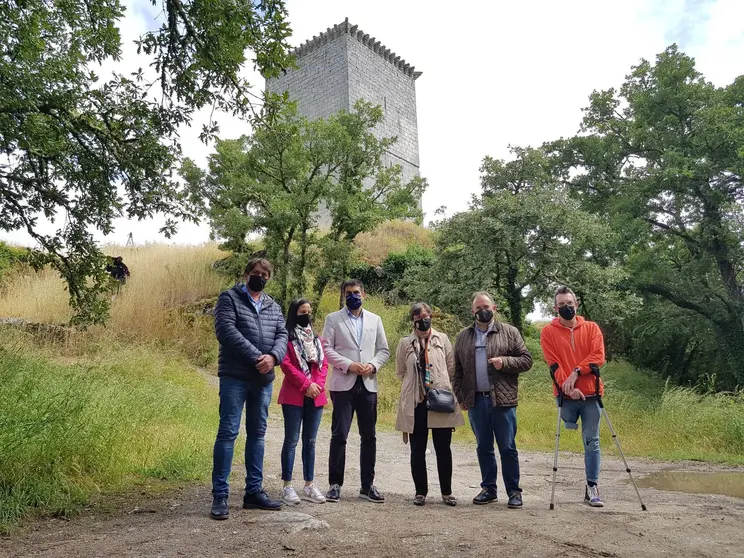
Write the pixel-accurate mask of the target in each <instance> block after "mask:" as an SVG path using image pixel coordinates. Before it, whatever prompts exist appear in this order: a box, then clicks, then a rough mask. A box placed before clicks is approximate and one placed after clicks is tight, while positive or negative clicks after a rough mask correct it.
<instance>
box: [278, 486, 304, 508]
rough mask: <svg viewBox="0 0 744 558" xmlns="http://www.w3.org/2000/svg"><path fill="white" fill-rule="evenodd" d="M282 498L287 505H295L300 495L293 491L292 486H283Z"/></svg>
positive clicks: (298, 501)
mask: <svg viewBox="0 0 744 558" xmlns="http://www.w3.org/2000/svg"><path fill="white" fill-rule="evenodd" d="M282 500H283V501H284V503H285V504H287V505H289V506H296V505H297V504H299V503H300V497H299V496H297V492H295V489H294V488H293V487H292V486H285V487H284V494H283V495H282Z"/></svg>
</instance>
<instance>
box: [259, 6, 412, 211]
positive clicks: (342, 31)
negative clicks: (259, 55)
mask: <svg viewBox="0 0 744 558" xmlns="http://www.w3.org/2000/svg"><path fill="white" fill-rule="evenodd" d="M293 54H294V55H295V57H296V59H297V66H298V69H295V70H288V71H287V73H286V74H284V75H282V76H280V77H278V78H273V79H270V80H268V81H267V82H266V88H267V89H268V90H269V91H273V92H276V93H283V92H285V91H287V92H288V94H289V98H290V99H291V100H293V101H297V107H298V110H299V113H300V114H301V115H303V116H306V117H307V118H310V119H315V118H326V117H328V116H330V115H331V114H334V113H336V112H338V111H340V110H345V111H347V112H349V111H351V109H352V108H353V107H354V103H356V101H357V100H359V99H364V100H366V101H369V102H371V103H372V104H374V105H380V106H381V107H382V108H383V111H384V115H385V116H384V120H383V122H382V123H381V124H379V125H378V126H377V128H376V129H375V133H376V134H377V135H378V137H392V136H396V137H397V138H398V141H397V142H396V143H395V144H394V145H393V146H392V147H391V149H390V151H389V152H388V154H387V156H386V160H385V163H387V164H388V165H393V164H398V165H400V166H401V169H402V171H403V172H402V179H403V182H404V183H405V182H408V181H410V180H411V179H412V178H414V177H416V176H419V147H418V127H417V125H416V79H418V77H419V76H420V75H421V72H415V71H414V69H413V66H411V65H410V64H408V63H406V61H405V60H403V59H401V57H400V56H398V55H396V54H395V53H394V52H392V51H391V50H390V49H389V48H387V47H385V45H383V44H381V43H380V41H378V40H377V39H375V38H374V37H370V36H369V35H368V34H367V33H365V32H364V31H362V30H361V29H359V27H358V26H357V25H351V24H350V23H349V20H348V18H347V19H346V20H345V21H343V22H342V23H339V24H338V25H334V26H333V27H329V28H328V29H327V30H326V31H325V32H323V33H321V34H320V35H318V36H316V37H313V38H312V39H311V40H309V41H306V42H305V43H303V44H302V45H300V46H299V47H297V48H296V49H295V50H294V51H293ZM321 220H322V219H321Z"/></svg>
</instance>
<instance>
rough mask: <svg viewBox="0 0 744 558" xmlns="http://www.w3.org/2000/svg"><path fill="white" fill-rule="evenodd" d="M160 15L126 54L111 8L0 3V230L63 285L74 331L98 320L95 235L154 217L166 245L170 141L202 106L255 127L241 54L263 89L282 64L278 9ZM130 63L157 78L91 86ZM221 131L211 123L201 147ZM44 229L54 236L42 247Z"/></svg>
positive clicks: (184, 0) (245, 1)
mask: <svg viewBox="0 0 744 558" xmlns="http://www.w3.org/2000/svg"><path fill="white" fill-rule="evenodd" d="M152 3H153V5H155V4H157V2H155V0H152ZM163 9H164V15H163V24H162V25H161V27H160V28H159V29H156V30H154V31H151V32H148V33H146V34H145V35H144V36H143V37H141V38H140V40H139V41H138V42H137V44H136V45H122V41H121V37H120V32H119V25H120V24H121V21H122V18H123V16H124V7H123V5H122V2H121V1H120V0H64V1H57V2H48V1H45V0H6V1H4V2H2V3H0V148H1V150H2V155H0V227H1V228H2V229H3V230H6V231H14V230H19V229H21V230H25V231H26V232H27V233H28V234H29V235H30V236H31V237H32V238H34V239H35V241H36V242H37V243H38V244H39V246H40V247H41V249H42V250H41V251H40V253H39V254H38V255H37V257H35V258H34V260H33V263H34V264H35V265H37V266H43V265H46V264H51V265H52V266H53V267H55V268H56V269H57V270H58V271H59V272H60V274H61V275H62V277H63V278H64V279H65V281H66V282H67V287H68V289H69V293H70V301H71V304H72V306H73V307H74V309H75V311H76V318H75V319H76V321H78V322H91V321H92V322H96V321H102V320H103V319H105V317H106V314H107V308H108V306H107V297H105V296H103V295H104V292H105V291H106V288H107V286H108V284H109V278H108V277H107V275H106V273H105V271H104V265H105V264H104V258H103V255H102V254H101V252H100V250H99V249H98V247H97V246H96V244H95V242H94V240H93V234H92V232H93V231H100V232H102V233H104V234H107V233H110V232H112V222H113V219H114V218H116V217H119V216H127V217H130V218H138V219H144V218H150V217H153V216H154V215H156V214H162V215H165V216H167V221H166V224H165V226H164V228H163V232H164V233H165V234H166V235H171V234H172V233H173V232H174V231H175V228H176V224H177V222H178V221H179V220H183V219H193V218H194V214H193V211H192V207H191V206H190V204H189V203H188V197H187V193H186V191H185V189H184V188H182V187H181V186H180V185H179V183H178V181H177V180H175V179H174V178H175V177H174V176H173V170H174V169H177V168H178V162H179V159H180V146H179V142H178V133H177V131H178V128H179V127H180V126H182V125H188V124H189V123H190V122H191V121H192V117H193V115H194V112H195V111H197V110H199V109H202V108H204V107H212V108H213V109H214V110H222V111H226V112H229V113H232V114H234V115H236V116H240V117H244V118H245V119H247V120H249V121H256V120H257V119H258V118H259V117H260V116H262V115H261V114H260V113H259V109H258V108H256V107H257V104H256V103H255V102H253V101H252V100H251V99H252V97H251V95H252V93H251V92H250V84H248V83H246V82H245V80H243V79H242V78H240V77H239V72H240V70H241V68H243V66H244V65H245V62H246V52H249V53H253V54H252V56H253V64H254V65H255V67H256V68H258V69H259V70H260V71H261V72H262V73H263V74H264V75H266V76H272V75H277V74H278V73H279V72H280V70H281V69H282V68H284V67H286V66H288V65H289V64H290V60H289V57H288V54H287V45H286V43H285V39H286V38H287V37H288V35H289V34H290V30H289V27H288V25H287V23H286V10H285V7H284V3H283V2H281V1H275V0H267V1H261V2H252V1H250V0H213V1H210V2H202V1H197V0H166V1H165V2H163ZM124 49H126V50H124ZM136 51H139V52H140V53H144V54H145V55H147V56H149V59H150V60H151V64H152V67H153V69H154V71H155V76H154V77H153V76H151V72H145V71H142V70H139V71H137V72H135V73H133V74H132V75H128V76H124V75H119V74H117V73H114V74H113V76H112V77H111V78H109V79H106V80H101V78H100V77H99V76H98V75H96V71H97V70H98V69H99V68H100V66H101V65H102V64H110V63H116V62H118V61H120V60H121V59H122V55H123V53H124V52H127V53H134V52H136ZM217 131H218V128H217V126H216V125H215V124H214V123H210V124H208V125H206V126H205V127H204V129H203V131H202V138H203V139H205V140H206V139H209V138H210V137H212V136H213V135H214V134H215V133H217ZM41 217H43V218H45V219H48V220H55V219H56V220H61V221H62V222H63V224H61V225H60V228H59V230H58V231H57V232H56V233H55V234H51V235H48V234H43V233H42V232H40V228H39V218H41Z"/></svg>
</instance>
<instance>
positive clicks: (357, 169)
mask: <svg viewBox="0 0 744 558" xmlns="http://www.w3.org/2000/svg"><path fill="white" fill-rule="evenodd" d="M381 119H382V111H381V110H380V108H379V107H373V106H372V105H370V104H369V103H366V102H363V101H360V102H359V103H357V104H356V106H355V108H354V110H353V111H352V112H351V113H346V112H340V113H338V114H337V115H333V116H331V117H329V118H328V119H325V120H324V119H319V120H313V121H309V120H307V119H306V118H304V117H301V116H299V115H298V114H297V110H296V107H295V106H293V105H292V104H289V105H287V106H286V107H285V108H284V109H283V110H282V111H281V113H280V114H278V115H277V118H276V119H275V121H274V122H273V123H272V125H271V126H270V127H267V126H262V127H258V128H257V129H256V131H255V133H254V134H253V135H252V136H246V137H243V138H241V139H239V140H223V141H219V142H218V144H217V151H216V153H215V154H214V155H212V156H211V157H210V159H209V168H208V170H207V171H202V170H201V169H199V168H198V167H197V166H196V165H195V164H194V163H193V162H191V161H186V163H185V164H184V166H183V169H182V175H183V176H184V178H185V179H186V181H187V183H188V184H189V185H190V187H191V189H192V192H193V193H194V197H195V198H197V199H199V200H201V201H202V202H203V204H204V205H203V210H204V212H205V213H206V214H207V215H208V217H209V220H210V223H211V225H212V231H213V235H214V236H215V237H216V238H220V239H223V240H224V244H223V247H224V248H227V249H231V250H233V251H235V252H241V251H243V250H244V249H245V248H244V247H245V245H246V244H245V243H246V239H247V237H248V235H249V234H251V233H254V234H260V235H262V237H263V239H264V243H265V249H266V251H267V253H268V255H269V257H270V258H272V259H273V260H275V261H276V262H278V264H279V266H278V267H279V269H278V283H279V297H278V298H279V299H280V301H281V302H282V303H283V304H286V303H288V302H289V300H290V299H291V298H293V297H296V296H299V295H301V294H304V293H305V292H306V288H307V274H308V271H309V270H310V268H311V267H312V266H311V265H310V263H311V262H310V257H309V256H310V252H311V250H312V249H313V247H315V246H319V247H320V248H321V250H322V256H323V257H324V261H325V263H327V264H328V265H320V266H319V267H320V268H325V269H326V270H327V268H329V267H331V268H334V269H335V267H334V266H335V262H332V261H331V258H332V259H333V260H335V261H338V260H339V259H340V260H342V261H345V259H346V255H345V254H343V252H348V251H349V250H348V243H349V242H350V240H353V237H354V236H355V235H356V234H358V232H361V231H365V230H369V229H370V228H373V227H374V226H376V225H377V224H378V223H379V222H380V221H381V220H383V219H385V218H391V217H397V216H413V215H416V210H417V200H418V197H419V196H420V193H421V191H422V190H423V186H422V181H420V180H417V181H415V182H414V183H412V184H402V183H401V180H400V172H401V171H400V167H397V166H394V167H391V168H388V167H385V166H384V164H383V162H382V157H383V155H384V153H385V151H386V150H387V149H388V148H389V146H390V145H391V144H392V142H393V141H395V140H394V139H393V138H383V139H378V138H376V137H375V135H374V133H373V129H374V127H375V126H376V125H377V124H378V123H379V122H380V121H381ZM322 208H327V209H328V211H329V212H330V214H331V231H330V233H327V234H324V232H325V231H322V230H320V224H319V222H318V218H319V211H320V210H321V209H322ZM349 231H352V232H349Z"/></svg>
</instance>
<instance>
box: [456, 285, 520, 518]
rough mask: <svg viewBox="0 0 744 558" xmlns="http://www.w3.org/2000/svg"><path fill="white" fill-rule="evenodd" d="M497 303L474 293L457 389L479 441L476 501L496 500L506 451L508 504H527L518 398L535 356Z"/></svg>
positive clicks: (459, 348)
mask: <svg viewBox="0 0 744 558" xmlns="http://www.w3.org/2000/svg"><path fill="white" fill-rule="evenodd" d="M495 310H496V305H495V304H494V303H493V298H492V297H491V295H489V294H488V293H484V292H480V293H475V294H474V295H473V302H472V312H473V317H474V318H475V324H473V325H471V326H470V327H467V328H465V329H463V330H462V331H461V332H460V333H459V334H458V336H457V340H456V341H455V376H454V378H453V380H452V389H453V390H454V392H455V396H456V397H457V400H458V401H459V402H460V406H461V407H462V408H463V410H466V411H468V418H469V419H470V426H471V428H472V429H473V433H475V440H476V442H477V444H478V446H477V450H476V452H477V454H478V464H479V465H480V470H481V479H482V482H481V488H482V490H481V492H480V494H478V495H477V496H476V497H475V498H473V503H474V504H490V503H492V502H496V499H497V498H496V472H497V470H498V468H497V465H496V454H495V453H494V448H493V441H494V438H495V439H496V444H497V445H498V447H499V454H500V455H501V474H502V476H503V478H504V485H505V487H506V492H507V496H508V497H509V502H508V506H509V507H510V508H521V507H522V489H521V488H520V487H519V454H518V453H517V445H516V442H515V440H514V439H515V437H516V435H517V400H518V388H519V375H520V374H521V373H522V372H526V371H527V370H529V369H530V368H532V356H531V355H530V353H529V351H528V350H527V347H525V345H524V341H523V340H522V336H521V335H520V333H519V331H518V330H517V328H515V327H513V326H511V325H509V324H504V323H500V322H498V321H496V320H494V312H495Z"/></svg>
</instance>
